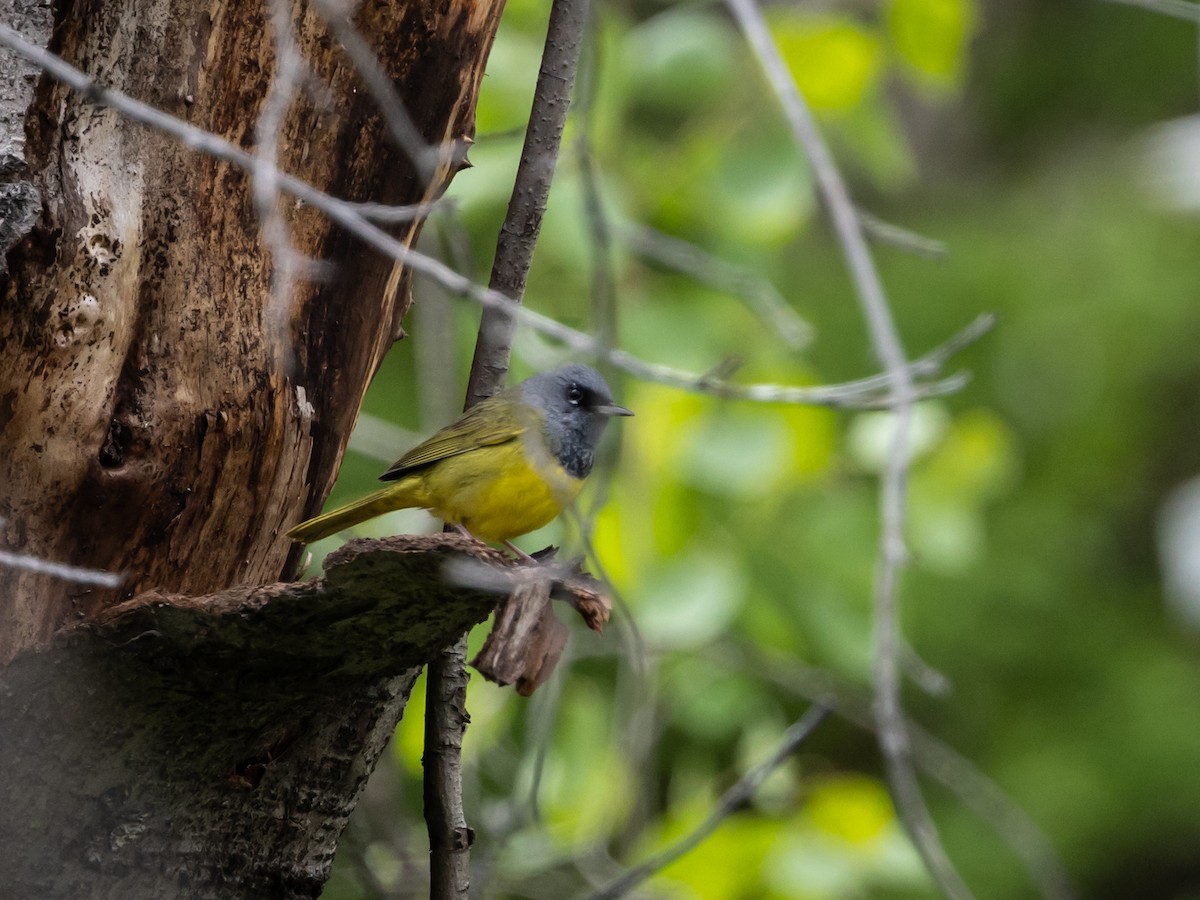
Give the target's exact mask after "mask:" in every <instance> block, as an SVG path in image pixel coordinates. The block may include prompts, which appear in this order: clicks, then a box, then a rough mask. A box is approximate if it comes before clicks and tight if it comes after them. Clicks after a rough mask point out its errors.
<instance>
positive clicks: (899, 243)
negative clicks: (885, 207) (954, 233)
mask: <svg viewBox="0 0 1200 900" xmlns="http://www.w3.org/2000/svg"><path fill="white" fill-rule="evenodd" d="M858 219H859V221H860V222H861V223H862V227H863V230H864V231H865V232H866V234H867V237H869V238H871V239H872V240H874V241H877V242H879V243H881V244H890V245H892V246H893V247H898V248H899V249H901V250H905V251H907V252H909V253H915V254H916V255H917V256H924V257H925V258H926V259H943V258H945V256H946V244H945V243H944V242H942V241H938V240H934V239H933V238H929V237H925V235H923V234H917V233H916V232H915V231H910V230H909V229H907V228H901V227H900V226H899V225H893V224H892V223H891V222H885V221H884V220H883V219H881V218H879V216H877V215H875V214H874V213H869V212H867V211H866V210H865V209H861V208H860V209H859V210H858Z"/></svg>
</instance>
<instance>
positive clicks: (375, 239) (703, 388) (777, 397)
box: [0, 25, 978, 409]
mask: <svg viewBox="0 0 1200 900" xmlns="http://www.w3.org/2000/svg"><path fill="white" fill-rule="evenodd" d="M0 46H5V47H8V48H10V49H12V50H13V51H14V52H16V53H17V54H18V55H19V56H21V57H23V58H25V59H28V60H29V61H31V62H33V63H35V64H36V65H38V66H40V67H41V68H43V69H44V70H45V71H46V72H48V73H50V74H51V75H53V76H54V77H55V78H57V79H59V80H60V81H62V82H63V83H65V84H67V85H69V86H70V87H72V88H74V89H76V90H78V91H80V92H82V93H84V94H85V95H87V96H88V97H89V99H91V100H92V102H94V103H96V104H98V105H103V106H111V107H112V108H113V109H116V110H118V111H119V112H121V113H122V114H123V115H125V116H126V117H128V118H129V119H131V120H133V121H136V122H140V123H142V124H144V125H147V126H149V127H151V128H156V129H158V130H160V131H163V132H165V133H167V134H171V135H173V136H174V137H176V138H178V139H179V140H181V141H182V142H183V143H184V144H185V145H186V146H188V147H190V148H192V149H193V150H197V151H199V152H202V153H206V154H208V155H210V156H214V157H217V158H219V159H223V160H225V161H226V162H230V163H232V164H233V165H236V166H238V167H239V168H242V169H244V170H246V171H247V172H252V171H254V169H255V167H256V165H257V161H256V160H255V158H254V156H253V155H251V154H249V153H247V152H246V151H245V150H242V149H241V148H240V147H237V146H235V145H233V144H231V143H230V142H228V141H226V140H224V139H223V138H221V137H218V136H217V135H215V134H212V133H211V132H208V131H205V130H203V129H201V128H197V127H196V126H194V125H191V124H190V123H188V122H185V121H183V120H181V119H178V118H176V117H174V116H171V115H169V114H167V113H164V112H161V111H160V110H157V109H154V108H153V107H151V106H149V105H147V104H145V103H142V102H141V101H138V100H134V99H133V98H132V97H129V96H128V95H126V94H123V93H121V92H120V91H115V90H111V89H108V88H105V87H102V86H100V85H98V84H96V83H95V82H94V81H93V80H92V79H91V78H89V77H88V76H87V75H85V74H84V73H83V72H81V71H80V70H79V69H76V68H75V67H74V66H72V65H70V64H69V63H67V62H65V61H64V60H62V59H60V58H59V57H57V56H55V55H54V54H52V53H50V52H49V51H47V50H45V49H43V48H41V47H37V46H35V45H33V44H30V43H29V42H28V41H26V40H24V39H23V38H22V37H21V36H20V35H19V34H18V33H17V32H16V31H14V30H13V29H12V28H10V27H8V26H7V25H0ZM278 179H279V181H278V184H279V187H280V189H282V190H284V191H286V192H288V193H290V194H292V195H293V196H294V197H296V198H298V199H300V200H302V201H303V202H305V203H308V204H310V205H312V206H314V207H316V208H317V209H320V210H321V211H322V212H324V213H325V214H326V215H327V216H329V218H330V219H331V220H332V221H334V222H336V223H337V224H339V225H341V226H342V227H343V228H345V229H346V230H347V231H349V232H350V233H351V234H354V235H355V236H356V237H358V238H359V239H360V240H362V241H364V242H365V243H366V244H368V245H369V246H371V247H374V248H375V249H376V250H378V251H379V252H381V253H384V254H386V255H388V256H390V257H392V258H393V259H395V260H397V261H398V262H401V263H403V264H405V265H407V266H408V267H409V268H410V269H412V270H413V271H414V272H416V273H420V274H423V275H426V276H428V277H430V278H433V279H435V280H436V281H438V282H439V283H440V284H441V285H443V286H444V287H445V288H446V289H447V290H448V291H450V292H452V293H455V294H459V295H462V296H465V297H470V298H471V299H473V300H475V301H476V302H477V303H479V304H480V305H482V306H484V307H486V308H500V309H502V310H503V311H504V312H506V313H507V314H509V315H515V316H517V318H518V319H520V320H521V321H522V322H524V323H525V324H526V325H528V326H529V327H530V328H533V329H535V330H536V331H539V332H541V333H542V334H544V335H546V336H548V337H550V338H552V339H554V340H557V341H559V342H561V343H562V344H563V345H565V346H567V347H568V348H570V349H572V350H574V351H576V352H577V353H580V354H586V355H590V356H593V357H599V358H602V359H605V360H607V361H608V362H610V363H612V364H613V365H615V366H617V367H618V368H620V369H623V370H624V371H626V372H628V373H630V374H631V375H634V376H635V377H637V378H641V379H643V380H647V381H655V382H658V383H660V384H667V385H671V386H673V387H678V388H681V389H683V390H689V391H697V392H701V393H705V394H709V395H712V396H717V397H725V398H729V399H738V400H750V401H754V402H764V403H798V404H808V405H814V406H829V407H838V408H852V409H879V408H885V407H889V406H891V405H892V400H891V399H890V398H889V396H888V392H887V391H886V390H885V389H886V388H887V387H888V386H889V385H890V384H891V380H892V376H891V375H890V374H883V375H875V376H871V377H870V378H866V379H860V380H857V381H850V382H846V383H844V384H833V385H815V386H794V385H772V384H754V385H738V384H730V383H727V382H723V381H719V380H712V379H708V380H706V379H704V378H703V377H702V376H698V375H696V374H694V373H691V372H685V371H682V370H679V369H673V368H671V367H669V366H661V365H657V364H654V363H649V362H645V361H644V360H641V359H639V358H637V357H635V356H633V355H632V354H629V353H626V352H624V351H622V350H611V351H608V352H605V350H604V348H603V347H602V346H601V345H600V343H599V342H598V341H597V340H596V338H594V337H593V336H591V335H588V334H584V333H583V332H580V331H577V330H575V329H573V328H569V327H567V326H566V325H563V324H562V323H560V322H556V321H554V320H553V319H551V318H549V317H547V316H544V315H542V314H540V313H537V312H534V311H533V310H529V309H526V308H525V307H523V306H517V305H514V304H513V303H512V301H511V300H510V299H509V298H508V297H506V296H505V295H504V294H501V293H498V292H496V291H493V290H490V289H488V288H485V287H483V286H481V285H478V284H476V283H474V282H473V281H472V280H471V279H470V278H468V277H467V276H464V275H461V274H460V273H458V272H455V271H454V270H453V269H451V268H450V267H449V266H447V265H445V264H444V263H442V262H440V261H439V260H436V259H434V258H432V257H429V256H427V255H425V254H423V253H419V252H417V251H416V250H414V249H412V248H411V247H408V246H406V245H405V244H404V243H403V242H402V241H400V240H397V239H396V238H394V237H392V236H391V235H389V234H387V233H386V232H384V231H382V230H381V229H379V228H378V227H376V226H375V225H373V224H372V223H371V222H370V221H369V217H368V216H366V215H364V214H362V213H361V212H360V211H359V209H358V204H353V203H348V202H347V201H345V200H341V199H338V198H336V197H332V196H330V195H329V194H326V193H324V192H323V191H320V190H318V189H317V188H315V187H314V186H313V185H311V184H309V183H308V182H306V181H304V180H302V179H300V178H296V177H295V176H293V175H290V174H288V173H286V172H280V173H278ZM976 336H978V335H976ZM917 374H918V373H914V377H916V376H917ZM920 374H922V375H928V374H929V373H928V372H925V373H920ZM963 383H964V380H963V379H962V378H961V377H954V378H948V379H943V380H941V381H935V382H931V383H929V384H924V385H921V386H920V387H913V388H912V390H913V392H914V396H915V397H918V398H919V397H932V396H939V395H942V394H947V393H952V392H954V391H956V390H958V389H960V388H961V387H962V385H963Z"/></svg>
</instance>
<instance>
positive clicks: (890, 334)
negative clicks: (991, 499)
mask: <svg viewBox="0 0 1200 900" xmlns="http://www.w3.org/2000/svg"><path fill="white" fill-rule="evenodd" d="M728 3H729V7H730V9H731V10H732V11H733V14H734V16H735V18H736V19H737V20H738V23H739V25H740V26H741V28H742V30H743V31H744V32H745V33H746V37H747V39H748V40H749V42H750V44H751V46H752V47H753V49H754V53H755V55H756V56H757V57H758V61H759V63H760V65H761V66H762V68H763V70H764V71H765V73H766V76H767V79H768V80H769V81H770V83H771V86H772V87H773V88H774V90H775V93H776V94H777V96H778V98H779V101H780V103H781V105H782V106H783V111H784V115H785V117H786V118H787V121H788V124H789V125H790V126H791V129H792V132H793V135H794V136H795V138H796V142H797V143H798V144H799V145H800V146H801V148H802V149H803V150H804V152H805V154H806V155H807V156H808V158H809V161H810V162H811V163H812V167H813V172H814V174H815V176H816V180H817V185H818V188H819V190H820V194H821V198H822V200H823V201H824V204H825V208H826V210H827V212H828V214H829V217H830V219H831V221H832V223H833V227H834V231H835V232H836V234H837V237H838V241H839V243H840V245H841V247H842V252H843V254H844V255H845V257H846V264H847V266H848V268H849V271H850V278H851V280H852V281H853V283H854V286H855V291H856V294H857V297H858V301H859V305H860V306H861V307H862V312H863V316H864V318H865V319H866V321H867V327H868V330H869V331H870V335H871V342H872V345H873V346H874V348H875V355H876V357H877V358H878V359H879V361H880V362H881V363H882V365H883V367H884V370H885V372H886V373H887V375H888V376H889V377H890V380H891V386H890V398H891V400H892V405H893V409H894V410H895V432H894V434H893V436H892V444H891V450H890V452H889V454H888V461H887V467H886V469H885V471H884V476H883V483H882V485H881V495H882V496H881V499H880V506H881V509H880V517H881V520H882V521H881V529H880V538H879V540H880V559H879V563H878V569H877V571H876V579H875V678H874V680H875V718H876V723H877V726H878V729H879V741H880V748H881V749H882V751H883V755H884V759H885V761H886V764H887V771H888V783H889V785H890V786H891V790H892V795H893V798H894V800H895V803H896V809H897V813H898V815H899V816H900V819H901V821H903V822H904V825H905V828H907V830H908V833H909V835H910V836H911V837H912V840H913V843H914V844H915V846H916V848H917V851H918V852H919V853H920V854H921V857H922V859H923V860H924V861H925V865H926V867H927V868H928V869H929V872H930V874H931V875H932V876H933V878H934V880H935V881H936V882H937V883H938V885H939V887H941V889H942V891H943V892H944V893H945V894H946V895H947V896H948V897H950V898H952V900H961V898H969V897H971V892H970V890H969V889H968V888H967V886H966V884H965V883H964V882H963V880H962V878H961V876H959V874H958V872H957V870H956V869H955V868H954V865H953V863H951V862H950V859H949V857H948V856H947V855H946V851H945V849H944V848H943V847H942V844H941V840H940V838H939V837H938V833H937V826H936V825H935V824H934V822H933V818H932V816H930V814H929V809H928V807H927V806H926V804H925V798H924V797H923V796H922V794H921V788H920V785H919V783H918V782H917V776H916V771H915V770H914V768H913V762H912V746H911V740H910V738H909V735H908V729H907V726H906V722H905V717H904V710H903V707H902V705H901V681H900V665H899V658H900V645H901V640H900V626H899V617H898V609H897V606H898V591H899V581H900V573H901V569H902V568H903V566H904V564H905V562H906V561H907V555H908V554H907V549H906V548H905V545H904V518H905V506H906V499H907V480H908V454H909V436H910V431H911V427H912V408H913V401H914V399H915V395H914V390H913V381H912V371H911V368H910V366H909V363H908V359H907V357H906V355H905V352H904V347H903V344H902V343H901V341H900V335H899V331H898V330H897V328H896V323H895V320H894V318H893V316H892V312H891V308H890V307H889V305H888V301H887V296H886V294H885V293H884V290H883V283H882V282H881V280H880V278H879V273H878V272H877V271H876V269H875V264H874V262H873V261H872V259H871V253H870V250H869V249H868V248H867V242H866V238H865V237H864V235H863V230H862V221H861V219H860V218H859V215H858V212H857V211H856V209H855V207H854V204H853V202H852V201H851V199H850V194H849V191H848V190H847V189H846V184H845V182H844V181H843V180H842V176H841V172H840V171H839V170H838V168H837V165H836V164H835V162H834V160H833V156H832V154H831V153H830V152H829V148H828V147H827V146H826V145H825V142H824V140H823V139H822V137H821V134H820V132H819V130H818V129H817V127H816V123H815V121H814V120H813V117H812V114H811V112H810V111H809V109H808V105H807V103H806V102H805V100H804V97H803V96H802V95H801V93H800V91H799V89H798V88H797V87H796V83H795V81H794V80H793V79H792V77H791V74H790V72H789V71H788V69H787V64H786V63H785V62H784V60H783V57H782V56H781V55H780V53H779V49H778V47H777V46H776V45H775V42H774V40H773V39H772V38H771V34H770V31H769V30H768V28H767V23H766V20H765V19H764V18H763V15H762V11H761V10H760V9H759V7H758V5H757V4H756V3H755V0H728Z"/></svg>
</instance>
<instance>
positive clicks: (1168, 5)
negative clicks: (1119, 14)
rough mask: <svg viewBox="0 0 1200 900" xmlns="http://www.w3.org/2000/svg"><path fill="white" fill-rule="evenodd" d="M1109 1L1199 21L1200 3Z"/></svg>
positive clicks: (1159, 0) (1182, 1) (1133, 0)
mask: <svg viewBox="0 0 1200 900" xmlns="http://www.w3.org/2000/svg"><path fill="white" fill-rule="evenodd" d="M1108 2H1109V3H1119V4H1121V5H1122V6H1136V7H1138V8H1139V9H1147V10H1150V11H1151V12H1156V13H1162V14H1163V15H1164V16H1172V17H1173V18H1176V19H1187V20H1188V21H1191V22H1200V4H1196V3H1188V2H1187V0H1108Z"/></svg>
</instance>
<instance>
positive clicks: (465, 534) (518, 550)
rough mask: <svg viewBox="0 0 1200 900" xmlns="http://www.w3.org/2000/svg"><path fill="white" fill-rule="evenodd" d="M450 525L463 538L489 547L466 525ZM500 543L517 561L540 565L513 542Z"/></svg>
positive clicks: (451, 523)
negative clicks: (515, 556)
mask: <svg viewBox="0 0 1200 900" xmlns="http://www.w3.org/2000/svg"><path fill="white" fill-rule="evenodd" d="M449 525H450V527H451V528H453V529H454V530H455V531H457V532H458V533H459V534H461V535H462V536H463V537H465V538H470V539H471V540H473V541H475V542H476V543H479V544H483V545H484V546H485V547H486V546H487V542H486V541H481V540H479V538H477V537H475V535H473V534H471V532H470V531H468V530H467V527H466V526H465V525H459V524H458V523H457V522H450V523H449ZM500 543H502V544H504V546H505V547H507V548H508V549H509V550H511V551H512V552H513V553H515V554H516V555H517V559H520V560H523V561H525V562H527V563H533V564H534V565H538V561H537V560H536V559H534V558H533V557H532V556H530V555H529V554H528V553H526V552H525V551H524V550H522V549H521V548H520V547H518V546H517V545H516V544H514V543H513V542H512V541H501V542H500Z"/></svg>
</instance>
